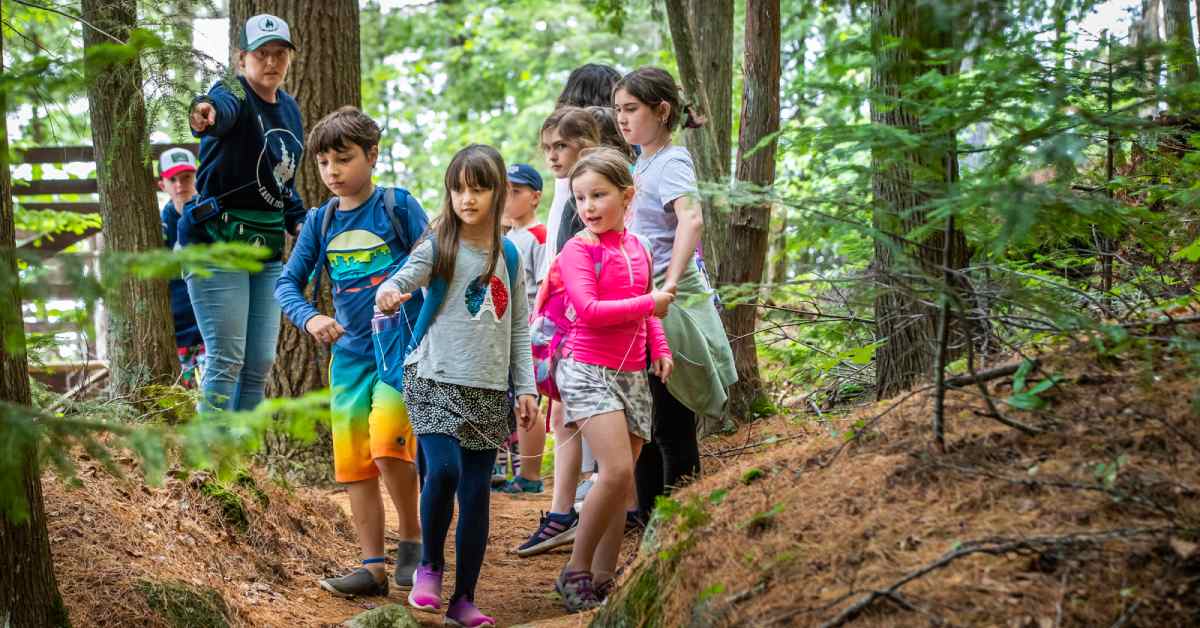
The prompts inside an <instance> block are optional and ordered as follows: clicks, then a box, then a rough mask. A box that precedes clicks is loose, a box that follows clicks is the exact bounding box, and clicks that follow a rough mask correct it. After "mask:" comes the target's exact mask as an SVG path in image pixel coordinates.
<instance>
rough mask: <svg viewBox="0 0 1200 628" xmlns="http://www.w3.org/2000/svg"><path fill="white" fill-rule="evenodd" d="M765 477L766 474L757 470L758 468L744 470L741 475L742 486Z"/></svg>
mask: <svg viewBox="0 0 1200 628" xmlns="http://www.w3.org/2000/svg"><path fill="white" fill-rule="evenodd" d="M766 476H767V472H766V471H763V470H762V469H759V468H758V467H753V468H750V469H746V472H745V473H743V474H742V484H747V485H749V484H753V483H755V482H757V481H758V480H761V479H763V478H764V477H766Z"/></svg>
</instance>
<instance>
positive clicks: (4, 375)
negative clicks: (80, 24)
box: [0, 33, 70, 628]
mask: <svg viewBox="0 0 1200 628" xmlns="http://www.w3.org/2000/svg"><path fill="white" fill-rule="evenodd" d="M3 58H4V37H3V34H2V33H0V71H2V70H3ZM7 113H8V99H7V96H6V94H5V92H4V91H3V90H0V403H4V404H8V405H10V406H11V408H13V409H17V411H18V412H19V409H20V408H22V407H28V406H29V405H30V399H29V364H28V361H27V359H26V356H25V328H24V324H23V322H22V317H21V287H20V281H19V279H18V275H17V259H16V246H17V243H16V235H17V232H16V226H15V225H14V223H13V200H12V179H11V177H10V175H9V171H8V167H9V163H8V124H7V122H6V119H7V118H6V114H7ZM9 411H10V412H11V409H10V410H9ZM15 420H18V421H20V420H32V417H31V416H30V417H28V418H26V419H22V418H16V419H15ZM36 454H37V452H36V450H35V449H34V447H32V446H22V445H20V444H18V446H17V449H16V451H15V452H12V453H10V454H7V455H15V456H17V459H18V460H20V461H21V464H20V465H19V468H20V480H19V482H18V484H19V485H20V487H21V489H22V491H23V495H22V497H23V499H24V501H25V508H24V510H25V512H26V514H25V515H24V516H21V517H18V516H16V515H15V513H8V514H5V513H4V512H0V626H11V627H12V628H26V627H29V628H34V627H37V628H40V627H42V626H69V625H70V621H69V620H68V618H67V610H66V607H65V606H63V601H62V596H61V595H60V594H59V592H58V582H57V581H56V580H55V578H54V564H53V561H52V559H51V557H50V540H49V537H48V535H47V533H46V512H45V509H44V508H43V506H42V482H41V474H40V473H39V472H38V464H37V455H36Z"/></svg>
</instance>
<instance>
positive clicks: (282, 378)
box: [229, 0, 362, 397]
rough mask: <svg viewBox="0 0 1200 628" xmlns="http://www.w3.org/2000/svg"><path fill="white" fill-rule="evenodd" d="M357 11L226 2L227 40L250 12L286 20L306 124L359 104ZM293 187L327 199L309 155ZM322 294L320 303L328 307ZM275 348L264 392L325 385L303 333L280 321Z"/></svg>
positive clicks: (289, 392)
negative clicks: (276, 356) (338, 109)
mask: <svg viewBox="0 0 1200 628" xmlns="http://www.w3.org/2000/svg"><path fill="white" fill-rule="evenodd" d="M358 11H359V10H358V2H356V1H355V0H330V1H327V2H306V1H304V0H230V3H229V33H230V36H229V41H231V42H237V41H238V34H239V33H240V32H241V29H242V26H243V25H244V24H245V22H246V19H247V18H249V17H250V16H252V15H257V14H259V13H270V14H271V15H275V16H278V17H281V18H283V20H284V21H286V22H287V23H288V26H289V27H290V28H291V32H292V39H293V41H295V42H296V48H297V50H296V57H295V59H294V60H293V62H292V67H291V70H289V71H288V78H287V83H286V84H285V85H284V89H286V90H287V92H288V93H289V94H291V95H292V96H293V97H295V98H296V102H297V103H298V104H299V105H300V114H301V115H302V116H303V117H304V124H305V126H306V127H309V126H312V124H313V123H315V122H316V121H317V120H319V119H321V118H322V117H324V116H325V115H326V114H328V113H330V112H332V111H333V110H335V109H337V108H338V107H341V106H344V105H354V106H356V107H361V106H362V88H361V80H360V76H361V68H360V57H359V55H360V52H359V23H358V17H359V13H358ZM233 54H236V51H235V52H234V53H233ZM296 190H297V191H298V192H299V193H300V197H301V198H303V199H304V202H305V203H306V204H308V205H309V206H310V207H312V206H316V205H319V204H320V203H322V202H323V201H324V200H325V199H326V198H328V197H329V190H327V189H325V186H324V184H322V183H321V177H320V175H318V173H317V167H316V162H315V161H314V160H313V159H312V156H311V155H307V154H306V155H305V158H304V160H303V161H301V164H300V171H299V173H298V174H297V175H296ZM289 248H290V244H289ZM322 283H323V285H326V286H328V285H329V282H322ZM325 296H326V298H323V299H322V302H323V304H324V307H325V309H326V311H328V307H329V306H328V298H327V295H325ZM277 351H278V354H279V355H285V356H287V359H286V360H276V361H275V368H274V370H272V371H271V379H270V380H269V381H268V382H267V395H268V396H270V397H294V396H298V395H301V394H304V393H306V392H308V391H311V390H315V389H318V388H321V387H323V386H325V385H327V384H328V378H329V374H328V369H327V368H326V366H327V365H328V363H329V352H328V351H327V350H326V349H325V348H323V347H320V346H319V345H318V344H317V343H316V341H314V340H313V339H312V337H311V336H309V335H308V334H307V333H305V332H303V331H301V330H300V329H297V328H296V327H295V326H294V325H290V324H284V325H282V326H281V327H280V332H279V346H278V350H277Z"/></svg>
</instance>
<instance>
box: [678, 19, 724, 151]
mask: <svg viewBox="0 0 1200 628" xmlns="http://www.w3.org/2000/svg"><path fill="white" fill-rule="evenodd" d="M688 17H689V22H688V24H689V25H690V26H691V28H692V33H694V34H695V39H696V48H697V51H698V52H699V53H700V56H699V63H700V73H701V76H702V77H703V78H704V91H705V95H706V96H707V97H708V107H709V109H708V111H707V113H708V124H709V125H710V126H711V127H712V130H713V135H715V136H716V138H717V156H718V157H720V161H721V172H722V173H724V174H729V164H730V161H731V160H732V158H733V147H732V137H733V63H732V60H733V0H688Z"/></svg>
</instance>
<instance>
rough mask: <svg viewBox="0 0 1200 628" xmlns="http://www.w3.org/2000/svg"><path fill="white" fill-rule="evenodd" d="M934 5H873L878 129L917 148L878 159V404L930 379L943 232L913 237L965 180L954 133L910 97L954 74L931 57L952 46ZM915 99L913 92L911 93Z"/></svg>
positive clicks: (914, 0)
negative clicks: (932, 123) (939, 76)
mask: <svg viewBox="0 0 1200 628" xmlns="http://www.w3.org/2000/svg"><path fill="white" fill-rule="evenodd" d="M938 7H939V5H938V4H937V3H927V2H923V1H922V0H875V2H874V3H873V5H872V24H871V29H872V30H871V45H872V49H873V52H874V67H873V69H872V73H871V83H872V97H871V122H872V123H873V124H875V125H882V126H886V127H892V128H893V129H896V130H898V131H901V132H903V133H905V134H906V135H909V136H911V137H916V138H918V140H919V141H918V142H916V143H915V145H905V146H903V147H898V146H894V145H892V143H887V145H880V146H877V147H876V148H874V149H873V150H872V193H873V195H874V205H875V207H874V212H873V224H874V227H875V229H876V230H877V231H878V232H879V233H880V234H882V235H880V236H878V237H877V239H876V244H875V262H874V265H873V267H874V270H875V272H876V274H877V277H878V279H877V281H878V284H879V285H878V293H877V295H876V297H875V321H876V327H877V334H878V337H879V338H881V339H886V341H887V342H886V343H885V344H884V345H883V346H881V347H880V348H879V349H878V350H877V351H876V354H875V357H876V376H875V383H876V395H877V396H879V397H880V398H883V397H887V396H891V395H893V394H895V393H897V392H899V391H901V390H903V389H905V388H908V387H909V386H911V385H912V384H913V383H914V382H915V381H916V380H917V379H918V378H920V377H923V376H926V375H928V374H929V373H930V372H931V370H932V367H933V362H934V355H935V352H934V350H933V345H934V340H935V337H936V333H935V328H936V320H937V315H936V310H935V309H934V308H932V307H930V306H929V305H927V304H928V303H929V302H930V301H931V300H932V299H933V290H935V289H936V287H937V286H939V285H940V284H941V281H940V279H938V278H940V277H941V275H942V273H941V268H942V251H943V246H944V242H945V236H944V235H943V231H942V230H939V229H930V230H927V231H925V232H926V233H929V235H926V236H924V237H923V238H922V239H921V240H920V241H916V242H914V241H913V240H912V239H911V236H912V235H913V231H914V230H915V229H917V228H919V227H922V226H925V225H927V223H928V219H927V217H926V211H927V206H928V205H927V204H928V202H929V201H930V200H931V199H933V198H935V196H936V195H937V194H939V193H940V192H941V191H943V190H944V189H945V186H946V184H947V182H948V181H951V180H953V178H954V177H955V175H956V173H957V170H958V157H957V155H956V153H955V150H954V145H955V137H954V134H953V133H945V132H942V133H937V132H935V131H931V130H930V129H929V128H928V126H927V125H926V124H925V123H924V122H923V120H922V117H921V110H922V108H923V107H924V106H925V105H927V104H928V103H925V102H923V101H922V99H923V98H928V96H925V95H924V93H923V92H922V91H920V90H916V89H912V83H913V81H914V80H915V79H916V78H917V77H919V76H921V75H922V74H925V73H926V72H928V71H929V70H930V69H931V68H936V69H937V70H938V71H940V72H942V73H945V74H949V73H953V72H955V71H956V68H955V67H954V66H953V65H952V64H950V63H947V62H941V63H938V62H937V61H936V60H935V59H934V58H931V57H930V56H929V55H928V54H927V52H928V51H929V50H933V49H946V48H950V47H951V46H952V45H953V35H954V24H953V22H954V21H953V19H952V18H951V17H950V16H947V15H940V14H939V13H938ZM910 90H911V91H910ZM950 240H951V242H950V244H951V250H952V252H953V256H952V257H953V258H954V259H955V260H956V264H955V265H958V266H961V265H962V264H965V259H964V257H965V256H966V254H967V248H966V238H965V237H964V235H963V233H962V231H959V230H956V231H954V232H953V233H952V234H951V236H950Z"/></svg>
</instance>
